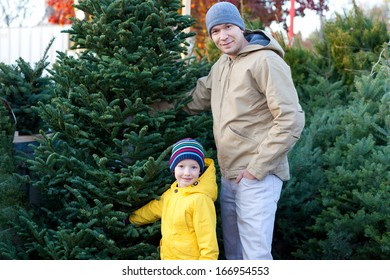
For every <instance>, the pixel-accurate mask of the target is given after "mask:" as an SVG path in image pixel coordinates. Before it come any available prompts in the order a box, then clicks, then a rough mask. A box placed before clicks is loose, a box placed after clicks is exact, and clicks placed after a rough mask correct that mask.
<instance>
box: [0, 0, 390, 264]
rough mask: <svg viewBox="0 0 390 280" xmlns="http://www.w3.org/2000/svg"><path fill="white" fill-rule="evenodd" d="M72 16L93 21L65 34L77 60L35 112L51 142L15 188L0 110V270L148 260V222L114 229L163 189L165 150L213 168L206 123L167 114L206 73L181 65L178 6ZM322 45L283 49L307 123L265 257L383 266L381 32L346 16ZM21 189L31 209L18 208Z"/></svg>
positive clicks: (389, 106) (152, 231)
mask: <svg viewBox="0 0 390 280" xmlns="http://www.w3.org/2000/svg"><path fill="white" fill-rule="evenodd" d="M79 8H80V9H81V10H83V11H85V12H87V13H88V14H90V15H91V18H90V21H88V20H77V19H75V21H74V23H73V25H72V28H71V29H70V30H69V31H68V32H69V33H70V34H71V35H72V41H73V42H74V48H75V49H77V50H78V51H79V55H78V56H69V55H67V54H65V53H59V54H58V63H57V64H56V65H55V66H54V68H53V69H51V70H49V72H50V73H49V74H50V77H51V80H52V82H53V83H54V85H53V86H50V88H51V92H50V93H51V94H52V98H51V100H50V102H48V103H44V102H41V103H40V104H41V105H40V106H37V107H36V109H37V110H38V111H39V112H40V114H39V115H40V117H41V119H42V121H44V123H45V124H46V125H47V127H49V128H50V130H51V132H52V134H46V133H43V132H42V134H43V140H40V142H39V143H40V146H39V147H38V148H37V149H35V153H34V158H33V159H31V160H28V163H29V164H28V175H26V176H22V175H21V174H19V173H18V166H17V160H16V158H15V156H14V154H13V151H12V149H11V147H12V143H11V140H12V136H11V135H12V134H13V131H14V130H15V127H14V126H13V125H12V122H11V121H12V118H11V116H10V115H9V110H7V108H6V107H4V108H3V107H1V109H0V113H1V114H0V124H1V133H2V134H1V141H2V148H3V150H2V152H3V153H4V155H6V156H5V157H2V160H1V161H0V164H1V171H2V172H1V173H0V176H1V179H2V181H1V183H0V194H1V195H2V196H1V197H2V198H3V199H2V204H0V210H1V211H0V214H1V215H0V222H1V228H0V258H2V259H157V258H158V243H159V238H160V236H159V234H160V233H159V230H160V228H159V226H160V225H159V223H155V224H152V225H149V226H144V227H132V226H129V227H124V226H123V224H122V221H121V220H122V219H123V218H124V217H125V215H126V214H127V213H128V212H129V211H131V210H133V209H135V208H138V207H139V206H141V205H143V204H144V203H146V202H147V201H149V200H151V199H153V198H155V197H157V196H158V195H159V194H160V193H162V192H163V191H164V190H165V189H166V187H167V186H168V185H169V184H170V182H171V181H172V179H173V178H172V176H171V174H169V171H168V170H167V169H168V168H167V166H166V160H167V159H168V155H169V152H170V151H169V149H170V145H171V144H173V143H174V142H175V141H176V140H178V139H180V138H182V137H186V136H190V137H194V138H198V139H199V140H200V141H202V142H203V143H204V144H205V147H207V148H208V151H207V154H208V156H211V157H213V158H215V150H214V147H213V139H212V130H211V121H210V120H211V118H210V116H209V115H208V114H202V115H199V116H188V115H186V114H185V113H184V112H183V111H182V110H181V106H183V104H184V103H185V102H186V99H184V100H182V102H178V104H177V106H168V107H167V106H165V105H166V103H172V102H173V101H177V100H181V99H182V98H183V97H184V95H185V92H186V91H187V90H189V89H190V88H191V87H192V86H193V85H194V83H195V81H196V78H197V77H199V76H201V75H203V74H205V73H207V70H208V69H209V67H210V65H209V64H208V63H205V62H203V60H194V59H188V58H184V57H182V53H185V52H186V51H187V47H188V45H186V40H187V39H188V38H190V37H191V36H192V35H193V33H192V34H187V33H185V32H184V30H186V28H187V27H189V26H191V25H193V24H194V20H193V19H191V18H190V17H187V16H181V15H180V14H178V13H177V11H178V9H179V8H180V1H141V0H139V1H137V0H123V1H120V0H117V1H105V0H98V1H91V0H86V1H84V2H82V3H81V4H80V5H79ZM323 35H324V36H323V38H322V39H320V38H317V39H315V40H316V41H315V42H314V47H313V49H307V48H304V47H302V46H301V45H300V44H299V43H298V42H297V43H296V44H295V45H293V46H292V47H287V46H284V47H285V50H286V56H285V59H286V61H287V62H288V64H289V65H290V66H291V68H292V73H293V79H294V82H295V84H296V87H297V90H298V94H299V97H300V100H301V103H302V105H303V107H304V110H305V112H306V121H307V122H306V127H305V130H304V132H303V135H302V138H301V139H300V141H299V142H298V143H297V145H296V146H295V147H294V149H293V150H292V152H291V153H290V155H289V156H290V162H291V172H292V179H291V180H290V181H289V182H287V183H286V184H285V185H284V188H283V191H282V197H281V199H280V201H279V210H278V212H277V219H276V227H275V235H274V241H273V244H274V252H273V255H274V258H275V259H389V257H390V239H389V237H390V236H389V232H390V230H389V227H390V224H389V221H390V213H389V209H390V207H389V206H390V205H389V201H390V200H389V193H390V177H389V176H390V175H389V174H390V172H389V171H390V165H389V163H388V158H390V154H389V152H390V144H389V141H390V136H389V131H390V119H389V116H390V112H389V110H390V99H389V94H390V91H389V88H390V84H389V83H390V82H389V81H390V79H389V73H390V70H389V65H390V56H389V51H390V47H389V40H390V37H389V31H388V30H387V28H386V24H385V23H384V22H378V21H375V20H373V19H372V18H370V17H368V16H365V15H364V13H362V11H361V10H360V9H359V8H358V7H357V6H356V5H355V7H354V9H353V10H352V11H351V12H350V13H348V14H345V15H338V16H337V17H336V18H335V19H334V20H332V21H329V22H326V23H325V26H324V33H323ZM281 43H282V44H283V41H282V40H281ZM43 65H44V64H43ZM7 69H8V68H7ZM15 69H16V68H15ZM0 86H1V87H5V84H0ZM3 98H5V99H6V98H7V97H6V96H3ZM0 104H1V103H0ZM11 106H12V104H11ZM3 143H4V144H3ZM32 187H34V188H37V189H39V190H40V191H41V201H40V203H38V204H36V203H35V204H32V203H30V202H29V201H28V197H27V194H26V190H28V189H30V188H32ZM216 206H217V208H218V204H216ZM217 210H218V209H217ZM218 222H219V221H218ZM219 224H220V223H219ZM219 230H220V229H219ZM218 235H219V237H220V236H221V235H220V231H219V232H218ZM221 258H223V247H222V245H221Z"/></svg>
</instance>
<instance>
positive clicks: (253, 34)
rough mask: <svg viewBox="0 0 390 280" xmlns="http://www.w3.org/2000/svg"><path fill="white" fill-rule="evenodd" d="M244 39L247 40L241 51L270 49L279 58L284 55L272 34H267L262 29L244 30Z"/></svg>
mask: <svg viewBox="0 0 390 280" xmlns="http://www.w3.org/2000/svg"><path fill="white" fill-rule="evenodd" d="M244 36H245V39H246V40H247V41H248V42H249V45H247V46H246V47H245V48H243V49H242V51H241V53H246V52H252V51H258V50H272V51H274V52H275V53H277V54H278V55H279V56H280V57H281V58H283V57H284V50H283V48H282V47H281V46H280V44H279V43H278V41H276V40H275V39H274V38H273V37H272V36H270V35H268V34H267V33H266V32H265V31H263V30H248V29H247V30H245V33H244Z"/></svg>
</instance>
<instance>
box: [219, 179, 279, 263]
mask: <svg viewBox="0 0 390 280" xmlns="http://www.w3.org/2000/svg"><path fill="white" fill-rule="evenodd" d="M221 182H222V188H221V193H220V203H221V215H222V231H223V242H224V250H225V256H226V258H227V259H228V260H242V259H244V260H272V254H271V249H272V237H273V231H274V223H275V214H276V209H277V203H278V200H279V198H280V193H281V190H282V185H283V182H282V180H280V179H279V178H278V177H277V176H275V175H268V176H266V177H265V178H264V179H263V180H261V181H260V180H249V179H246V178H243V179H242V180H241V181H240V183H239V184H236V183H235V180H227V179H225V178H222V180H221Z"/></svg>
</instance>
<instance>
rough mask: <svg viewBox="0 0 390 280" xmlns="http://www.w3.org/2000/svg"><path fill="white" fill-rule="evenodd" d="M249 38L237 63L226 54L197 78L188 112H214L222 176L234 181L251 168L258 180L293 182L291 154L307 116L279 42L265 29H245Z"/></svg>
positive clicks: (214, 128)
mask: <svg viewBox="0 0 390 280" xmlns="http://www.w3.org/2000/svg"><path fill="white" fill-rule="evenodd" d="M246 38H247V40H248V41H249V45H247V46H246V47H244V48H243V49H242V51H241V52H240V53H239V54H238V55H237V57H236V58H235V59H234V60H231V59H230V58H229V57H228V56H227V55H222V56H221V57H220V59H219V60H218V61H217V62H216V63H215V64H214V65H213V67H212V69H211V71H210V73H209V75H208V76H207V77H203V78H200V79H199V80H198V83H197V86H196V88H195V89H194V90H193V91H192V92H191V95H192V97H193V101H192V102H191V103H189V104H188V105H187V110H188V111H189V112H190V113H198V112H200V111H204V110H209V109H211V111H212V115H213V122H214V127H213V131H214V138H215V142H216V146H217V150H218V163H219V166H220V169H221V173H222V176H224V177H225V178H228V179H234V178H236V177H237V175H238V174H239V172H240V171H241V170H245V169H247V170H248V171H249V172H250V173H251V174H252V175H253V176H255V177H256V178H257V179H262V178H264V177H265V176H266V175H268V174H275V175H276V176H278V177H279V178H281V179H282V180H288V179H289V178H290V173H289V166H288V161H287V153H288V151H289V150H290V149H291V148H292V147H293V145H294V144H295V143H296V141H297V140H298V139H299V137H300V134H301V132H302V130H303V127H304V122H305V117H304V112H303V111H302V108H301V106H300V104H299V101H298V95H297V92H296V89H295V87H294V84H293V81H292V78H291V72H290V67H289V66H288V65H287V64H286V63H285V61H284V60H283V56H284V51H283V50H282V48H281V47H280V45H279V44H278V42H277V41H276V40H275V39H273V38H272V37H271V36H270V35H268V34H266V33H265V32H264V31H260V30H258V31H246ZM259 39H260V41H261V43H262V44H263V45H260V44H258V43H257V41H259ZM264 41H266V42H265V45H264Z"/></svg>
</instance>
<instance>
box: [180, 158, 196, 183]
mask: <svg viewBox="0 0 390 280" xmlns="http://www.w3.org/2000/svg"><path fill="white" fill-rule="evenodd" d="M199 175H200V166H199V163H198V162H197V161H196V160H193V159H184V160H182V161H180V162H179V163H178V164H177V165H176V167H175V178H176V180H177V184H178V186H179V188H185V187H188V186H190V185H192V184H193V183H195V182H196V180H198V178H199Z"/></svg>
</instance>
